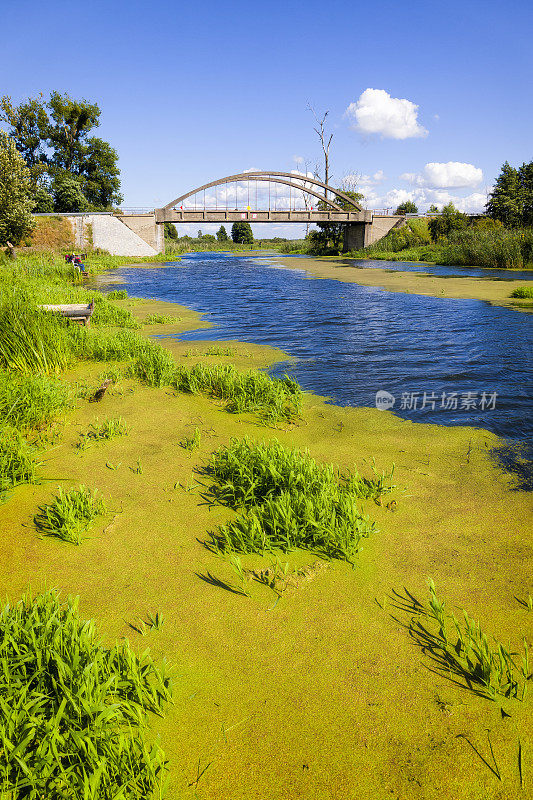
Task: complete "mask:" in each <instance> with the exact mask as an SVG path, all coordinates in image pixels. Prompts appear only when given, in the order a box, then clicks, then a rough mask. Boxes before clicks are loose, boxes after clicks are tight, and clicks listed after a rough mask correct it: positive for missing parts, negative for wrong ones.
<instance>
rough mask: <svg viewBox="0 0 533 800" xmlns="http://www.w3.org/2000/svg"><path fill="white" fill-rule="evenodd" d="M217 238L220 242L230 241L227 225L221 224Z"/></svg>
mask: <svg viewBox="0 0 533 800" xmlns="http://www.w3.org/2000/svg"><path fill="white" fill-rule="evenodd" d="M217 240H218V241H219V242H227V241H229V237H228V234H227V232H226V229H225V227H224V226H223V225H221V226H220V228H219V229H218V231H217Z"/></svg>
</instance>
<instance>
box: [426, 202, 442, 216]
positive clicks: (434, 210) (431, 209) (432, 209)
mask: <svg viewBox="0 0 533 800" xmlns="http://www.w3.org/2000/svg"><path fill="white" fill-rule="evenodd" d="M427 213H428V214H438V213H439V209H438V208H437V206H436V205H435V203H432V204H431V205H430V207H429V208H428V210H427Z"/></svg>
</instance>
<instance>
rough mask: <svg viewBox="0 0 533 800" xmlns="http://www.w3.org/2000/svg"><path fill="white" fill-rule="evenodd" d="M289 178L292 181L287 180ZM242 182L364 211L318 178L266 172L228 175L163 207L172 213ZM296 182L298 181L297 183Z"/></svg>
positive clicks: (335, 205) (334, 206)
mask: <svg viewBox="0 0 533 800" xmlns="http://www.w3.org/2000/svg"><path fill="white" fill-rule="evenodd" d="M287 178H289V179H290V180H286V179H287ZM240 181H265V182H268V183H277V184H282V185H284V186H289V187H290V188H291V189H296V190H297V191H300V192H304V193H306V194H309V195H312V196H313V197H316V198H318V200H321V201H322V202H324V203H326V204H327V205H328V206H330V207H331V208H332V209H333V210H334V211H339V212H342V211H346V209H342V208H341V207H340V206H338V205H337V204H336V203H334V202H333V201H332V200H329V198H328V197H327V194H328V193H330V194H332V195H334V196H335V197H336V198H339V199H342V200H344V201H345V202H346V203H348V204H349V206H352V207H353V208H354V210H355V211H363V209H362V208H361V206H360V205H359V204H358V203H356V202H355V201H354V200H352V198H350V197H348V195H346V194H344V192H341V191H340V190H339V189H334V188H333V187H332V186H328V184H326V183H322V181H319V180H317V179H316V178H308V177H306V176H304V175H302V176H301V177H300V176H299V175H295V174H294V173H292V172H264V171H261V170H254V171H253V172H240V173H238V174H237V175H227V176H226V177H225V178H220V179H219V180H217V181H211V182H210V183H205V184H204V185H203V186H198V187H197V188H196V189H193V190H192V191H190V192H187V193H186V194H182V195H181V196H180V197H177V198H176V199H175V200H171V202H170V203H167V205H166V206H164V207H163V209H162V210H163V211H170V210H171V209H172V208H173V207H174V206H177V205H178V203H183V201H184V200H187V198H189V197H192V196H193V195H195V194H198V193H199V192H203V191H205V190H206V189H212V188H214V187H215V186H221V185H222V184H224V183H237V182H240ZM295 181H298V182H297V183H296V182H295ZM307 183H310V184H312V185H313V186H316V187H320V188H322V189H324V194H319V193H318V192H316V191H315V190H314V189H310V188H308V187H307V186H305V184H307Z"/></svg>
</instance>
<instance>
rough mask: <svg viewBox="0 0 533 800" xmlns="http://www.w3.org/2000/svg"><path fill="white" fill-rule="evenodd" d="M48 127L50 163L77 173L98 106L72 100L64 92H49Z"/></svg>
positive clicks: (84, 101)
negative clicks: (52, 151)
mask: <svg viewBox="0 0 533 800" xmlns="http://www.w3.org/2000/svg"><path fill="white" fill-rule="evenodd" d="M48 108H49V109H50V126H49V132H48V139H49V140H50V143H51V145H52V147H53V149H54V155H53V158H52V162H53V163H54V165H55V166H57V167H62V168H63V169H66V170H67V171H69V172H75V173H76V174H78V175H79V174H81V172H82V168H83V163H84V157H85V148H84V141H85V139H86V138H87V136H88V134H89V131H91V130H92V129H93V128H95V127H97V126H98V125H99V124H100V122H99V119H100V109H99V108H98V106H97V105H96V104H95V103H87V101H86V100H73V99H72V98H71V97H69V96H68V94H59V92H52V94H51V95H50V100H49V101H48Z"/></svg>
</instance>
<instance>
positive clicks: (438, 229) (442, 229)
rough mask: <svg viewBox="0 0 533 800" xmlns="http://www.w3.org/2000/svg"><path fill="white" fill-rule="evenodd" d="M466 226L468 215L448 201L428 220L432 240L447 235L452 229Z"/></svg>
mask: <svg viewBox="0 0 533 800" xmlns="http://www.w3.org/2000/svg"><path fill="white" fill-rule="evenodd" d="M466 227H468V217H467V216H466V214H462V213H461V212H460V211H458V210H457V209H456V208H455V206H454V204H453V203H448V205H446V206H444V208H443V209H442V213H441V214H440V216H438V217H432V218H431V219H430V220H429V222H428V228H429V232H430V234H431V238H432V240H433V241H434V242H436V241H437V239H440V238H441V237H446V236H448V235H449V234H450V233H451V232H452V231H458V230H463V229H464V228H466Z"/></svg>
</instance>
